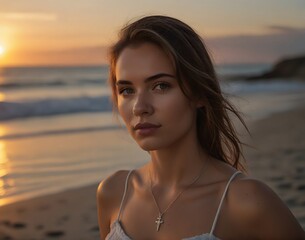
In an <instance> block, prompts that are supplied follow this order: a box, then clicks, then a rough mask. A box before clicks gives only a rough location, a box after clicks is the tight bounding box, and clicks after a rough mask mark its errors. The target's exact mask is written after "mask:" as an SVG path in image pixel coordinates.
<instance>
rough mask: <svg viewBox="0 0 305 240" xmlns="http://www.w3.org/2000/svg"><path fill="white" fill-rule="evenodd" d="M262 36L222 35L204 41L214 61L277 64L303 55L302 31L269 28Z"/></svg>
mask: <svg viewBox="0 0 305 240" xmlns="http://www.w3.org/2000/svg"><path fill="white" fill-rule="evenodd" d="M272 28H273V29H274V30H277V31H271V32H270V33H268V34H264V35H240V36H225V37H217V38H208V39H206V42H207V46H208V47H209V48H210V49H211V50H212V55H214V56H215V60H216V62H221V63H227V62H235V63H237V62H238V63H241V62H245V63H259V62H269V63H272V62H276V61H278V60H279V59H280V58H283V57H289V56H295V55H302V54H303V55H304V54H305V44H304V43H305V28H298V29H296V28H289V27H286V26H272Z"/></svg>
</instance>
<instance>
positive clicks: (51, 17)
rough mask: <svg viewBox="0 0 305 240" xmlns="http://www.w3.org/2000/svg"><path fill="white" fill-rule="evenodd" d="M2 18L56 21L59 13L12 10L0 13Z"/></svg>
mask: <svg viewBox="0 0 305 240" xmlns="http://www.w3.org/2000/svg"><path fill="white" fill-rule="evenodd" d="M0 18H2V19H7V20H22V21H56V20H57V15H56V14H52V13H34V12H27V13H24V12H11V13H0Z"/></svg>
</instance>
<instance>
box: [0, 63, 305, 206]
mask: <svg viewBox="0 0 305 240" xmlns="http://www.w3.org/2000/svg"><path fill="white" fill-rule="evenodd" d="M270 67H271V65H269V64H235V65H220V66H217V67H216V70H217V73H218V75H219V77H220V79H221V87H222V89H223V91H224V93H225V94H226V95H227V96H228V97H229V98H230V99H231V100H232V101H233V102H234V103H235V104H236V105H237V106H238V108H240V110H241V111H242V112H243V113H244V114H245V116H246V118H249V119H257V118H261V117H265V116H266V115H268V114H270V113H272V112H276V111H282V110H285V109H287V108H290V107H292V106H294V105H295V104H297V100H298V95H299V94H303V93H304V90H305V84H304V83H302V82H301V81H297V80H295V81H294V80H287V79H276V80H273V81H267V80H261V81H244V80H242V79H240V78H238V79H236V80H234V77H235V76H239V75H243V76H249V75H253V74H260V73H262V72H264V71H267V70H268V69H270ZM107 76H108V66H92V67H79V66H75V67H6V68H0V206H1V205H4V204H8V203H11V202H15V201H19V200H22V199H27V198H32V197H35V196H39V195H45V194H49V193H53V192H59V191H62V190H65V189H69V188H76V187H80V186H85V185H88V184H92V183H96V182H99V181H100V180H101V179H102V178H103V177H104V176H106V175H108V174H110V173H111V172H112V171H114V170H116V169H120V168H131V167H135V166H138V165H140V164H142V163H143V162H145V161H146V160H147V158H148V156H147V153H145V152H141V151H140V150H139V149H138V148H137V147H136V146H135V144H134V143H133V141H132V140H131V139H130V137H129V136H128V134H127V133H126V131H125V130H124V127H123V125H122V123H121V122H120V119H119V118H115V117H113V114H112V106H111V102H110V89H109V87H108V85H107ZM228 79H231V80H228Z"/></svg>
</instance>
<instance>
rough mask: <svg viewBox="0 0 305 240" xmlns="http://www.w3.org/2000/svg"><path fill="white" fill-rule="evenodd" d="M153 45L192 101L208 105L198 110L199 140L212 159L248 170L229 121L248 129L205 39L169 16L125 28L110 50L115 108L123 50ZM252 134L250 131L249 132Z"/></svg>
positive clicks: (144, 19)
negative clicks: (166, 58) (224, 89)
mask: <svg viewBox="0 0 305 240" xmlns="http://www.w3.org/2000/svg"><path fill="white" fill-rule="evenodd" d="M143 42H150V43H153V44H156V45H157V46H159V47H160V48H161V49H162V50H163V51H164V52H165V53H166V54H168V56H169V57H170V59H172V61H173V64H174V67H175V71H176V77H177V81H178V83H179V86H180V87H181V89H182V91H183V93H184V94H185V95H186V97H188V98H189V99H190V100H197V101H202V102H204V107H202V108H198V110H197V137H198V141H199V143H200V145H201V146H202V148H203V149H204V150H205V151H206V152H207V153H208V154H209V155H210V156H212V157H214V158H216V159H218V160H220V161H224V162H227V163H229V164H230V165H232V166H233V167H235V168H237V169H242V170H245V168H244V166H243V164H242V163H241V160H240V157H241V156H243V155H242V151H241V145H242V142H241V141H240V140H239V138H238V136H237V132H236V130H235V128H234V126H233V124H232V122H231V119H230V117H229V112H231V113H233V115H235V116H236V117H237V118H238V119H239V120H240V122H241V123H242V124H243V126H244V127H245V128H246V129H247V126H246V125H245V122H244V121H243V119H242V117H241V116H240V114H239V113H238V111H237V110H236V109H235V107H234V106H233V105H232V104H231V103H230V102H229V101H228V100H227V99H226V98H225V97H224V96H223V94H222V92H221V89H220V85H219V82H218V79H217V77H216V73H215V70H214V66H213V63H212V61H211V58H210V56H209V54H208V52H207V49H206V47H205V45H204V42H203V40H202V39H201V37H200V36H199V35H198V34H197V33H196V32H195V31H194V30H193V29H192V28H191V27H190V26H188V25H187V24H185V23H183V22H182V21H180V20H178V19H175V18H172V17H167V16H159V15H157V16H147V17H143V18H141V19H139V20H137V21H135V22H132V23H130V24H128V25H126V26H125V27H123V28H122V30H121V32H120V35H119V40H118V41H117V42H116V43H115V44H114V45H113V46H112V48H111V49H110V76H109V82H110V85H111V87H112V98H113V103H114V108H115V109H116V108H117V95H116V94H117V93H116V92H117V91H116V75H115V67H116V62H117V59H118V57H119V55H120V53H121V52H122V50H123V49H124V48H125V47H127V46H130V45H135V44H141V43H143ZM247 130H248V129H247Z"/></svg>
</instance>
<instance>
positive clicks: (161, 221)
mask: <svg viewBox="0 0 305 240" xmlns="http://www.w3.org/2000/svg"><path fill="white" fill-rule="evenodd" d="M155 223H156V224H157V232H159V229H160V226H161V224H162V223H164V221H163V220H162V215H161V214H159V217H157V220H156V221H155Z"/></svg>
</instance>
